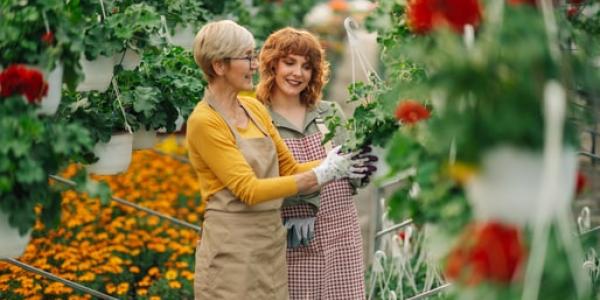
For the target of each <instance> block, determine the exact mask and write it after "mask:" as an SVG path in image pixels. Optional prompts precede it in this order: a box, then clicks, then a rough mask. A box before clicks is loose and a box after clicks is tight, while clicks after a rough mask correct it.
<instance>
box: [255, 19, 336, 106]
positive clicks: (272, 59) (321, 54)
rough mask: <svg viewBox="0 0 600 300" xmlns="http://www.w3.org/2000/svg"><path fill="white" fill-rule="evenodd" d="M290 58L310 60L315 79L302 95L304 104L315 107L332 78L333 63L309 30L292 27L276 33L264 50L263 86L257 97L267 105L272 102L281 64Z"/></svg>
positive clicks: (261, 65) (261, 51)
mask: <svg viewBox="0 0 600 300" xmlns="http://www.w3.org/2000/svg"><path fill="white" fill-rule="evenodd" d="M290 54H293V55H301V56H305V57H307V60H308V62H309V64H310V66H311V68H312V76H311V78H310V82H309V83H308V86H307V87H306V89H304V90H303V91H302V92H301V93H300V102H301V103H303V104H305V105H307V106H314V105H316V104H317V102H318V101H319V99H321V96H322V91H323V86H324V85H325V83H327V80H328V78H329V63H328V62H327V61H326V60H325V51H324V50H323V47H321V44H320V43H319V40H318V39H317V37H315V36H314V35H313V34H312V33H310V32H308V31H306V30H299V29H295V28H291V27H286V28H283V29H280V30H278V31H276V32H274V33H272V34H271V35H270V36H269V37H268V38H267V40H266V41H265V44H264V45H263V47H262V49H261V50H260V57H259V60H260V66H259V73H260V83H259V84H258V87H257V89H256V97H257V98H258V99H259V100H261V101H262V102H263V103H270V102H271V92H272V90H273V86H274V85H275V69H276V67H277V63H279V60H280V59H281V58H284V57H286V56H288V55H290Z"/></svg>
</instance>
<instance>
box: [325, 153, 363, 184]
mask: <svg viewBox="0 0 600 300" xmlns="http://www.w3.org/2000/svg"><path fill="white" fill-rule="evenodd" d="M341 147H342V146H337V147H335V148H333V149H331V151H329V153H327V157H326V158H325V159H324V160H323V162H321V164H320V165H319V166H317V167H316V168H314V169H313V171H314V172H315V175H316V176H317V183H318V184H319V185H323V184H325V183H328V182H330V181H333V180H337V179H341V178H352V179H354V178H357V179H361V178H364V177H365V176H366V175H365V174H363V172H364V171H365V167H363V166H362V165H361V164H363V163H364V162H362V161H360V162H357V161H353V160H352V157H353V156H355V155H356V153H348V154H340V153H338V152H339V151H340V148H341Z"/></svg>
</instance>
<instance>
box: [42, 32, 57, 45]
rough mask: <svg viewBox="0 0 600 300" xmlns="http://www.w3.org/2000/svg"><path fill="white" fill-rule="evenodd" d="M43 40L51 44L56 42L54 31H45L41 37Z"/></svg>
mask: <svg viewBox="0 0 600 300" xmlns="http://www.w3.org/2000/svg"><path fill="white" fill-rule="evenodd" d="M41 40H42V42H44V43H46V44H48V45H50V44H52V43H53V42H54V33H53V32H52V31H48V32H46V33H44V34H43V35H42V37H41Z"/></svg>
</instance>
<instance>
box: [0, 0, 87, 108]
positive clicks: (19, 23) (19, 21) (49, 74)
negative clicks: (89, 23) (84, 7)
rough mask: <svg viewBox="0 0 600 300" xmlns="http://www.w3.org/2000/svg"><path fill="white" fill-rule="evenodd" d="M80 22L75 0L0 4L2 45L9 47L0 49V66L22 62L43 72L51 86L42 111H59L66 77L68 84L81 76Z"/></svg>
mask: <svg viewBox="0 0 600 300" xmlns="http://www.w3.org/2000/svg"><path fill="white" fill-rule="evenodd" d="M81 24H82V22H81V14H80V12H79V10H78V6H77V5H76V3H73V2H71V3H65V2H63V1H12V0H11V1H3V2H2V4H0V48H2V49H5V50H6V51H5V50H3V51H2V52H1V53H0V69H2V68H3V67H4V68H5V67H7V65H9V64H13V63H21V64H27V65H29V66H31V67H35V68H37V69H39V70H40V71H42V72H43V73H44V75H45V77H46V79H47V81H48V84H49V87H48V94H47V95H46V96H45V97H44V99H42V102H41V106H40V108H39V109H38V112H39V113H42V114H49V115H51V114H54V113H55V112H56V109H57V107H58V104H59V102H60V97H61V94H60V92H61V86H62V83H63V77H64V81H65V83H67V84H68V85H69V86H74V85H75V84H76V82H77V80H78V79H79V73H80V71H79V70H80V68H79V64H78V60H79V55H80V53H81V51H82V50H83V49H82V47H81V42H82V38H83V36H82V34H81V32H80V31H79V30H78V28H79V27H81ZM63 75H64V76H63Z"/></svg>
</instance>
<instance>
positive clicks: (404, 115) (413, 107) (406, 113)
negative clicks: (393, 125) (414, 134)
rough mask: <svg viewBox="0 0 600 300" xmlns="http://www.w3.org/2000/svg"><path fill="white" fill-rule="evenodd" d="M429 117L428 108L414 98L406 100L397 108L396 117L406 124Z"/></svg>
mask: <svg viewBox="0 0 600 300" xmlns="http://www.w3.org/2000/svg"><path fill="white" fill-rule="evenodd" d="M427 118H429V111H428V110H427V108H425V106H423V104H421V103H419V102H417V101H414V100H410V99H409V100H404V101H402V102H400V104H399V105H398V107H397V108H396V119H398V120H399V121H401V122H402V123H404V124H414V123H416V122H418V121H421V120H424V119H427Z"/></svg>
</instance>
